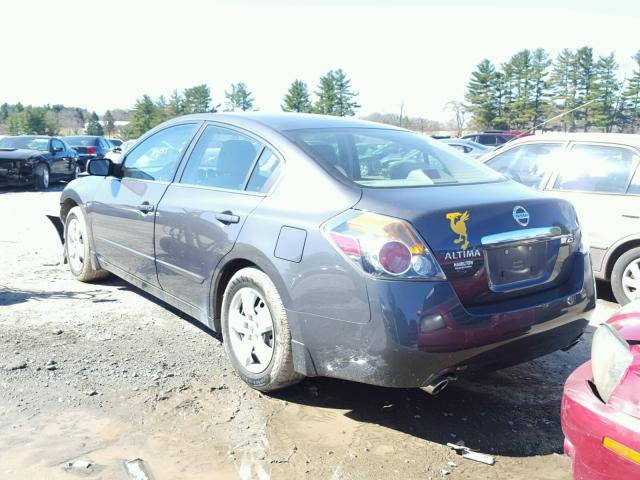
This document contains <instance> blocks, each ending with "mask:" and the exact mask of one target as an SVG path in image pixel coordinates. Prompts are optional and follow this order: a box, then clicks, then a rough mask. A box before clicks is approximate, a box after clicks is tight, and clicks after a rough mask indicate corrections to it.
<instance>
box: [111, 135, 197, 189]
mask: <svg viewBox="0 0 640 480" xmlns="http://www.w3.org/2000/svg"><path fill="white" fill-rule="evenodd" d="M197 127H198V125H197V124H195V123H188V124H184V125H176V126H173V127H168V128H165V129H164V130H160V131H159V132H157V133H155V134H153V135H152V136H150V137H149V138H147V139H146V140H144V141H143V142H142V143H140V144H138V145H137V146H136V148H135V149H134V150H132V151H131V153H129V154H128V155H127V158H126V159H125V160H124V166H123V169H122V174H123V176H124V177H129V178H137V179H140V180H157V181H163V182H168V181H170V180H171V179H172V178H173V172H174V170H175V167H176V165H177V164H178V162H179V161H180V158H181V157H182V154H183V153H184V150H185V149H186V148H187V145H189V142H190V140H191V137H192V136H193V134H194V133H195V131H196V129H197Z"/></svg>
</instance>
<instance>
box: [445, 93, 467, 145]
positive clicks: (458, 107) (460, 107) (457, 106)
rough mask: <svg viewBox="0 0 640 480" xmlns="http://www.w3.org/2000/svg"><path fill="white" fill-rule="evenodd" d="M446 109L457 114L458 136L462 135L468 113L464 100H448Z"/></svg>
mask: <svg viewBox="0 0 640 480" xmlns="http://www.w3.org/2000/svg"><path fill="white" fill-rule="evenodd" d="M444 109H445V110H449V111H451V112H453V114H454V116H455V121H456V129H457V131H458V137H460V136H462V131H463V130H464V125H465V116H466V115H467V109H466V107H465V106H464V104H463V103H462V102H457V101H455V100H451V101H450V102H447V104H446V105H445V107H444Z"/></svg>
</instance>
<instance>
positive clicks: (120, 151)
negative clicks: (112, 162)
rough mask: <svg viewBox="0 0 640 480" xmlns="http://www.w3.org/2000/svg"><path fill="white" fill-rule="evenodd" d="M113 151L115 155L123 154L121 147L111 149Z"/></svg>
mask: <svg viewBox="0 0 640 480" xmlns="http://www.w3.org/2000/svg"><path fill="white" fill-rule="evenodd" d="M111 151H112V152H113V153H122V148H120V147H113V148H112V149H111Z"/></svg>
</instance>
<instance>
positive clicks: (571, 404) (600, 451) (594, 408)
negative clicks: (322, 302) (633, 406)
mask: <svg viewBox="0 0 640 480" xmlns="http://www.w3.org/2000/svg"><path fill="white" fill-rule="evenodd" d="M591 377H592V375H591V362H587V363H585V364H583V365H581V366H580V367H578V368H577V369H576V370H575V371H574V372H573V373H572V374H571V376H570V377H569V378H568V379H567V382H566V383H565V387H564V395H563V398H562V411H561V419H562V430H563V432H564V435H565V441H564V451H565V453H566V454H567V455H569V457H571V465H572V470H573V478H574V480H622V479H627V478H629V479H631V478H640V465H638V464H636V463H633V462H631V461H630V460H627V459H625V458H622V457H620V456H619V455H617V454H616V453H613V452H612V451H610V450H608V449H606V448H605V447H604V446H603V445H602V440H603V438H604V437H605V436H607V437H610V438H612V439H613V440H616V441H618V442H620V443H623V444H624V445H626V446H628V447H630V448H633V449H634V450H636V451H640V420H638V419H636V418H633V417H630V416H628V415H626V414H624V413H622V412H620V411H616V410H614V409H613V408H611V407H610V406H609V405H607V404H605V403H603V402H602V400H600V398H598V397H597V396H596V395H595V394H594V392H593V391H592V389H591V387H590V385H589V381H590V380H591Z"/></svg>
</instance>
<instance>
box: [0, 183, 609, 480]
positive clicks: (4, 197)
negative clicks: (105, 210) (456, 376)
mask: <svg viewBox="0 0 640 480" xmlns="http://www.w3.org/2000/svg"><path fill="white" fill-rule="evenodd" d="M61 188H62V186H55V187H54V188H53V189H52V190H53V191H48V192H35V191H24V190H4V191H1V192H0V219H2V227H0V272H1V273H2V275H1V276H0V477H1V478H12V479H23V478H24V479H32V478H45V477H46V478H49V479H68V478H69V479H70V478H75V477H77V475H82V476H86V477H88V478H104V479H113V478H115V479H118V478H122V479H126V478H128V477H127V473H126V470H125V467H124V462H125V461H128V460H134V459H137V458H139V459H141V460H142V461H143V462H144V468H146V469H147V470H148V471H149V472H151V473H152V475H153V478H155V479H157V480H162V479H175V478H190V479H191V478H193V479H237V478H240V479H243V480H244V479H254V478H256V479H260V480H264V479H267V478H273V479H279V478H296V479H298V478H327V479H329V478H330V479H343V478H344V479H389V478H402V479H414V478H415V479H428V478H434V479H435V478H442V477H444V476H446V477H448V478H458V479H523V480H524V479H527V480H529V479H558V480H560V479H569V478H570V462H569V459H568V458H566V457H564V456H563V455H562V441H563V436H562V431H561V429H560V416H559V409H560V398H561V394H562V386H563V383H564V381H565V379H566V378H567V376H568V375H569V374H570V372H571V371H572V370H573V369H574V368H575V367H576V366H578V365H579V364H581V363H583V362H584V361H585V360H587V359H588V357H589V348H590V341H591V335H592V331H593V328H589V331H588V333H587V334H586V335H585V339H584V341H582V342H581V343H580V344H578V345H577V346H576V347H575V348H573V349H572V350H570V351H568V352H557V353H554V354H552V355H548V356H546V357H543V358H541V359H538V360H535V361H532V362H529V363H527V364H524V365H520V366H517V367H513V368H510V369H507V370H503V371H500V372H496V373H492V374H487V375H483V376H482V377H478V378H474V379H472V380H469V379H467V380H459V381H457V382H454V383H453V384H452V385H451V386H449V387H448V388H447V389H445V390H444V391H443V392H442V393H441V394H440V395H439V396H437V397H432V396H430V395H428V394H427V393H425V392H423V391H421V390H417V389H412V390H404V389H385V388H377V387H372V386H367V385H361V384H356V383H349V382H342V381H337V380H329V379H320V378H318V379H307V380H305V381H304V382H302V383H301V384H300V385H296V386H294V387H292V388H290V389H287V390H284V391H280V392H276V393H274V394H270V395H266V394H260V393H258V392H256V391H253V390H252V389H250V388H249V387H248V386H246V385H245V384H244V383H243V382H241V381H240V380H239V379H238V378H237V377H236V376H235V374H234V373H233V371H232V369H231V367H230V366H229V365H228V364H227V361H226V358H225V356H224V348H223V346H222V339H221V337H219V336H217V335H215V334H213V333H212V332H210V331H208V330H206V329H204V328H201V327H200V326H199V324H198V323H197V322H196V321H194V320H192V319H190V318H189V317H187V316H186V315H183V314H182V313H180V312H178V311H176V310H174V309H172V308H171V307H169V306H167V305H166V304H163V303H162V302H160V301H158V300H156V299H154V298H151V297H150V296H148V295H146V294H144V293H143V292H141V291H140V290H137V289H136V288H134V287H132V286H130V285H128V284H126V283H125V282H123V281H121V280H119V279H118V278H116V277H110V278H109V279H107V280H104V281H101V282H98V283H93V284H83V283H79V282H77V281H75V280H73V279H72V278H71V275H70V274H69V273H68V271H67V266H66V265H63V264H61V244H60V241H59V239H58V236H57V233H56V231H55V229H54V228H53V226H52V224H51V222H50V221H49V220H48V219H47V217H46V215H53V216H57V214H58V197H59V195H60V190H61ZM598 287H599V288H601V287H604V293H603V294H601V296H602V297H603V299H601V300H599V303H598V309H597V311H596V317H595V318H594V320H593V321H592V323H593V324H596V323H598V322H599V321H602V320H605V319H606V318H607V317H608V316H609V315H610V314H611V313H612V311H614V310H615V308H616V307H617V306H616V305H615V304H613V303H611V302H609V301H608V299H609V297H610V292H606V287H605V286H604V285H598ZM460 441H462V442H464V443H465V445H467V446H469V447H471V448H474V449H477V450H479V451H481V452H484V453H488V454H491V455H494V456H495V457H496V463H495V465H493V466H489V465H484V464H480V463H476V462H473V461H470V460H467V459H464V458H461V457H458V456H457V455H456V454H455V453H454V452H453V451H452V450H450V449H449V448H448V447H447V446H446V444H447V443H448V442H452V443H456V442H460ZM82 462H86V463H82Z"/></svg>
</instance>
